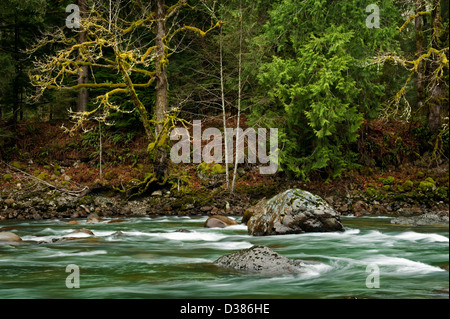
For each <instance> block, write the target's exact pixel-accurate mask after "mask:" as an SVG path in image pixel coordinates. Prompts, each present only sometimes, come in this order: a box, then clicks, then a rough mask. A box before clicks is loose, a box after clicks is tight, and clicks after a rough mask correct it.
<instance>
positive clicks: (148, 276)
mask: <svg viewBox="0 0 450 319" xmlns="http://www.w3.org/2000/svg"><path fill="white" fill-rule="evenodd" d="M206 219H207V217H200V216H199V217H155V218H149V217H143V218H132V219H127V220H125V221H123V222H120V223H110V221H111V220H113V219H106V220H104V221H102V222H101V223H99V224H86V223H85V220H80V221H79V224H76V225H72V224H66V222H67V220H42V221H2V222H0V228H1V227H5V226H6V227H8V229H9V231H12V232H15V233H17V234H18V235H19V236H21V237H22V239H23V242H22V243H17V244H12V243H0V299H7V298H121V299H125V298H164V299H174V298H221V299H235V298H248V299H255V298H264V299H270V298H282V299H291V298H322V299H323V298H349V297H350V298H352V297H356V298H396V299H398V298H449V272H448V270H444V269H442V268H441V267H444V266H446V265H447V267H448V262H449V229H448V227H436V226H435V227H431V226H430V227H424V226H422V227H414V228H413V227H406V226H399V225H392V224H390V218H387V217H386V218H383V217H372V218H370V217H368V218H352V217H343V218H342V221H343V224H344V226H345V229H346V231H345V232H338V233H305V234H298V235H283V236H266V237H253V236H249V235H248V234H247V227H246V226H245V225H236V226H231V227H228V228H225V229H220V228H214V229H208V228H203V223H204V222H205V220H206ZM235 219H236V220H238V221H240V217H235ZM80 228H89V229H90V230H91V231H92V232H93V233H94V235H93V236H92V235H91V236H89V235H87V234H79V235H78V236H79V237H81V238H79V239H76V240H66V241H55V240H57V239H60V238H62V237H64V236H69V237H72V236H71V235H67V234H68V233H70V232H73V231H75V230H77V229H80ZM180 229H181V230H184V231H180ZM188 231H189V232H188ZM117 232H120V233H117ZM84 236H86V237H85V238H84ZM87 236H89V237H87ZM253 245H264V246H268V247H270V248H272V249H273V250H274V251H276V252H278V253H279V254H281V255H284V256H286V257H289V258H293V259H307V260H316V261H319V262H320V263H316V264H310V265H308V266H306V268H305V271H304V272H302V273H300V274H285V275H272V276H267V275H266V276H261V275H255V274H245V273H239V272H234V271H228V270H223V269H219V268H217V267H215V266H214V265H213V262H214V260H216V259H217V258H218V257H220V256H223V255H225V254H229V253H232V252H235V251H238V250H241V249H245V248H249V247H251V246H253ZM68 265H75V266H76V267H78V271H79V272H78V273H79V285H80V287H79V288H72V289H69V288H67V286H66V281H67V280H68V276H72V275H73V274H74V272H71V270H70V269H69V270H67V272H66V267H67V266H68ZM71 267H73V266H71ZM447 269H448V268H447ZM72 278H73V277H72ZM66 279H67V280H66ZM377 280H378V284H379V287H378V288H377V286H376V285H375V287H374V283H376V281H377Z"/></svg>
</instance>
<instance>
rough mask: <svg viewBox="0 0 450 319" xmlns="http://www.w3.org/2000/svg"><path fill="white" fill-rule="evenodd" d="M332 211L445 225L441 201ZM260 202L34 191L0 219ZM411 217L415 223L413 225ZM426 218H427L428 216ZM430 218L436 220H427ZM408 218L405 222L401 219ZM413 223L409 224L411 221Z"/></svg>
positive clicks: (372, 203) (238, 210)
mask: <svg viewBox="0 0 450 319" xmlns="http://www.w3.org/2000/svg"><path fill="white" fill-rule="evenodd" d="M325 200H326V201H327V202H328V204H330V205H331V206H332V207H333V208H334V210H335V211H336V212H337V213H338V214H340V215H342V216H345V215H355V216H373V215H376V216H393V217H403V218H404V219H397V221H398V223H409V224H417V225H422V224H426V223H427V221H429V222H430V223H435V222H436V221H439V223H444V224H445V223H446V224H448V215H449V211H448V204H446V203H444V202H441V203H439V202H438V203H435V205H434V206H432V207H429V206H427V205H419V204H414V203H408V202H400V201H397V202H395V201H394V202H392V201H388V200H387V201H384V202H383V201H378V200H376V199H372V200H371V199H367V198H365V200H364V199H362V196H361V195H360V194H355V195H353V196H352V195H350V196H348V195H344V196H342V197H336V196H333V197H325ZM257 202H258V199H255V198H253V199H251V198H249V197H248V196H246V195H245V194H234V195H229V194H228V195H227V194H224V193H209V194H208V192H204V193H197V194H184V195H179V194H174V193H172V192H170V191H169V190H167V191H155V192H153V194H151V195H149V196H145V197H141V198H138V199H135V200H130V201H126V200H124V199H123V198H122V197H120V196H118V195H116V196H104V195H101V194H88V195H84V196H74V195H70V194H65V193H61V192H60V191H58V190H55V189H53V190H49V189H46V190H38V191H34V192H27V193H24V192H20V191H17V192H10V193H7V192H2V195H1V198H0V220H5V219H18V220H40V219H52V218H58V219H62V218H66V219H77V218H87V217H88V216H89V215H90V214H93V213H95V214H97V215H98V216H99V217H142V216H154V215H168V216H171V215H175V216H176V215H178V216H189V215H211V216H213V215H237V216H239V215H240V216H242V215H244V213H245V212H246V210H247V209H248V208H250V207H251V206H253V205H255V204H256V203H257ZM414 216H416V217H419V216H423V218H419V219H418V222H413V219H411V218H413V217H414ZM426 216H428V218H427V217H426ZM430 216H435V217H434V218H433V217H430ZM405 218H409V219H405ZM410 221H411V222H410Z"/></svg>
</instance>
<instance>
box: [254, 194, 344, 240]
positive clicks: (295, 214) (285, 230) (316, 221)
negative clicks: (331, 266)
mask: <svg viewBox="0 0 450 319" xmlns="http://www.w3.org/2000/svg"><path fill="white" fill-rule="evenodd" d="M248 211H249V212H250V213H251V217H250V218H249V219H248V222H247V226H248V233H249V234H250V235H254V236H266V235H284V234H298V233H304V232H329V231H343V230H344V227H343V226H342V224H341V222H340V216H339V214H338V213H336V212H335V211H334V210H333V208H331V206H330V205H328V203H327V202H326V201H325V200H323V199H322V198H320V197H319V196H317V195H313V194H311V193H310V192H307V191H303V190H300V189H290V190H287V191H285V192H283V193H281V194H278V195H276V196H274V197H272V198H271V199H269V200H265V199H264V200H262V201H260V202H259V203H258V204H256V205H255V206H253V207H251V208H249V209H248Z"/></svg>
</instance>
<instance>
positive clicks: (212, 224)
mask: <svg viewBox="0 0 450 319" xmlns="http://www.w3.org/2000/svg"><path fill="white" fill-rule="evenodd" d="M232 225H238V222H237V221H235V220H234V219H231V218H229V217H226V216H220V215H216V216H212V217H209V218H208V219H207V220H206V222H205V225H204V226H205V227H207V228H225V227H228V226H232Z"/></svg>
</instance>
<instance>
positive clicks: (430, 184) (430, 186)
mask: <svg viewBox="0 0 450 319" xmlns="http://www.w3.org/2000/svg"><path fill="white" fill-rule="evenodd" d="M419 189H420V190H421V191H422V192H423V193H427V192H431V191H433V190H435V189H436V183H435V182H434V180H433V179H432V178H431V177H428V178H427V179H425V180H424V181H422V182H420V183H419Z"/></svg>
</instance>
